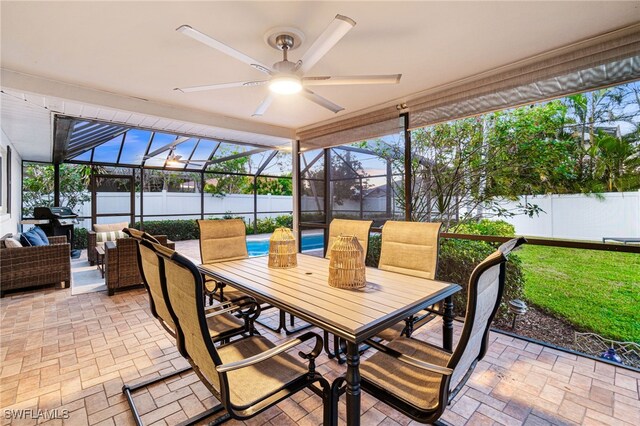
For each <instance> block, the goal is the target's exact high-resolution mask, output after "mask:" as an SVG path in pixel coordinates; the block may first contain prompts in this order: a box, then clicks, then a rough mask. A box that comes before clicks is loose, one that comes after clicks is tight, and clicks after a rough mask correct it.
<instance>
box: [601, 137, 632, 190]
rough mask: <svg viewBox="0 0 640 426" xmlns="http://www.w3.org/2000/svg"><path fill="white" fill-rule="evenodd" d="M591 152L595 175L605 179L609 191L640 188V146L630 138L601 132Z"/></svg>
mask: <svg viewBox="0 0 640 426" xmlns="http://www.w3.org/2000/svg"><path fill="white" fill-rule="evenodd" d="M590 153H591V154H592V156H593V158H595V166H594V174H595V177H596V178H599V179H601V180H603V181H605V183H606V187H607V190H608V191H610V192H611V191H614V190H615V191H629V190H632V189H637V188H640V148H638V147H637V146H634V144H633V143H632V142H631V141H630V140H629V139H624V138H617V137H615V136H612V135H608V134H605V133H602V132H600V133H599V134H598V135H597V136H595V137H594V138H593V144H592V147H591V149H590Z"/></svg>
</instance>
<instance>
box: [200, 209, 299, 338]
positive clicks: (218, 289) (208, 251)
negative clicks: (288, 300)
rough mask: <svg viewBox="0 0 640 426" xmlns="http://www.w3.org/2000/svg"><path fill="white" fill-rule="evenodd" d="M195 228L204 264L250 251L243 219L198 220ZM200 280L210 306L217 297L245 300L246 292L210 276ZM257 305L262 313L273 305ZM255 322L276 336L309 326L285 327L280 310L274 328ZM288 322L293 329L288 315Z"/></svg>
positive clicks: (243, 257)
mask: <svg viewBox="0 0 640 426" xmlns="http://www.w3.org/2000/svg"><path fill="white" fill-rule="evenodd" d="M198 227H199V228H200V257H201V259H202V263H203V264H210V263H217V262H227V261H231V260H239V259H246V258H247V257H249V252H248V251H247V228H246V226H245V223H244V221H243V220H242V219H223V220H210V219H207V220H202V219H201V220H198ZM203 278H204V280H205V281H204V283H205V284H204V285H205V294H206V295H208V297H209V303H212V301H213V298H214V295H216V294H217V295H218V298H219V300H220V301H223V300H230V301H234V300H236V299H238V298H241V297H247V295H246V294H245V293H243V292H241V291H239V290H237V289H235V288H233V287H230V286H227V285H225V284H224V283H222V282H219V281H216V280H215V279H213V278H212V277H207V276H203ZM258 302H259V303H260V304H261V310H262V312H264V311H266V310H267V309H271V308H273V306H271V305H269V304H266V303H264V302H263V301H260V300H258ZM256 322H257V323H258V324H260V325H262V326H263V327H266V328H268V329H269V330H272V331H274V332H276V333H279V332H280V331H281V330H284V331H285V332H286V334H292V333H295V332H297V331H301V330H303V329H305V328H308V327H309V326H308V325H303V326H302V327H299V328H297V329H289V328H287V324H286V318H285V312H284V311H282V310H280V312H279V321H278V326H277V327H273V326H271V325H270V324H268V323H265V322H263V321H260V320H256ZM290 323H291V327H293V324H294V319H293V316H291V315H290Z"/></svg>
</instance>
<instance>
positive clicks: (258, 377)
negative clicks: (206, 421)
mask: <svg viewBox="0 0 640 426" xmlns="http://www.w3.org/2000/svg"><path fill="white" fill-rule="evenodd" d="M163 257H164V258H165V276H166V284H167V289H168V294H169V300H170V303H171V306H172V307H173V310H174V312H175V313H176V316H177V324H176V325H177V330H178V336H179V338H178V349H179V351H180V353H181V354H182V356H184V357H186V358H187V359H188V360H189V363H190V364H191V365H192V366H193V369H194V371H195V372H196V374H197V375H198V377H200V380H202V382H203V383H204V385H205V386H206V387H207V388H208V389H209V390H210V391H211V392H212V393H213V395H214V396H215V397H216V398H217V399H218V400H219V401H220V402H221V404H220V405H219V406H217V407H215V408H216V409H217V410H219V411H222V410H223V409H226V413H225V414H224V415H223V416H222V417H220V418H218V419H216V420H215V421H214V422H213V423H210V424H219V423H221V422H223V421H226V420H228V419H229V418H230V417H231V418H234V419H237V420H244V419H249V418H251V417H254V416H256V415H257V414H259V413H261V412H263V411H264V410H266V409H268V408H269V407H272V406H273V405H275V404H277V403H278V402H280V401H282V400H284V399H286V398H288V397H290V396H291V395H293V394H295V393H297V392H299V391H301V390H303V389H306V388H308V389H310V390H311V391H313V392H315V393H317V394H318V395H320V396H321V397H322V398H323V400H324V423H325V424H329V420H330V417H331V416H330V411H329V410H330V409H331V405H330V403H329V402H330V401H329V400H330V393H331V392H330V388H329V383H328V382H327V381H326V379H324V378H323V377H322V376H321V375H320V374H319V373H317V372H316V371H315V359H316V358H317V357H318V355H320V353H321V352H322V338H321V337H320V336H319V335H317V334H315V333H310V332H309V333H305V334H303V335H301V336H299V337H298V338H295V339H291V340H289V341H286V342H285V343H282V344H280V345H278V346H275V345H274V344H273V343H271V342H270V341H269V340H268V339H266V338H264V337H261V336H251V337H247V338H245V339H241V340H236V341H233V342H231V343H229V344H227V345H222V346H219V347H216V346H215V345H214V344H213V342H212V341H211V339H210V338H209V336H208V332H209V331H208V329H209V327H208V325H207V322H206V319H207V317H208V315H207V314H206V311H205V306H204V298H203V297H201V295H202V292H203V291H204V289H203V280H202V275H201V274H200V272H199V271H198V269H197V267H196V266H195V265H194V264H193V263H192V262H191V261H190V260H189V259H187V258H186V257H184V256H182V255H180V254H179V253H174V254H173V255H172V256H171V257H170V258H169V257H165V256H163ZM309 340H315V345H314V346H313V349H312V350H311V352H309V353H304V352H299V355H300V356H301V357H302V358H304V359H306V360H308V365H305V364H304V363H303V362H301V361H300V360H298V359H297V358H295V357H294V356H293V355H291V354H289V353H287V351H289V350H290V349H293V348H295V347H296V346H298V345H301V344H304V343H303V342H307V341H309ZM318 384H319V385H320V387H321V389H319V388H318V387H317V385H318Z"/></svg>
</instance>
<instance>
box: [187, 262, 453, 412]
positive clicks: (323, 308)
mask: <svg viewBox="0 0 640 426" xmlns="http://www.w3.org/2000/svg"><path fill="white" fill-rule="evenodd" d="M267 262H268V256H260V257H250V258H246V259H241V260H234V261H228V262H219V263H213V264H203V265H200V267H199V268H200V271H201V272H202V273H203V274H205V275H208V276H211V277H213V278H215V279H217V280H219V281H221V282H223V283H225V284H227V285H230V286H232V287H235V288H237V289H238V290H241V291H242V292H244V293H247V294H249V295H250V296H253V297H255V298H258V299H261V300H264V301H265V302H267V303H269V304H271V305H273V306H275V307H277V308H280V309H282V310H284V311H286V312H289V313H291V314H293V315H295V316H296V317H298V318H301V319H302V320H304V321H307V322H308V323H310V324H313V325H315V326H317V327H319V328H321V329H323V330H326V331H329V332H331V333H334V334H335V335H336V336H338V337H340V338H342V339H344V340H346V342H347V354H346V355H347V356H346V358H347V372H346V375H345V379H346V403H347V424H349V425H359V424H360V371H359V364H360V353H359V345H360V344H362V343H363V342H364V341H365V340H366V339H369V338H371V337H374V336H375V335H376V333H378V332H380V331H382V330H384V329H385V328H387V327H390V326H392V325H394V324H396V323H397V322H399V321H402V320H403V319H405V318H407V317H409V316H410V315H412V314H415V313H417V312H419V311H420V310H421V309H424V308H425V307H428V306H431V305H433V304H436V303H438V302H441V301H444V317H443V347H444V348H445V349H448V350H451V346H452V343H453V302H452V298H451V296H452V295H453V294H454V293H456V292H457V291H459V290H460V289H461V287H460V286H459V285H457V284H452V283H447V282H443V281H435V280H429V279H424V278H417V277H413V276H409V275H402V274H398V273H394V272H388V271H383V270H380V269H376V268H367V269H366V279H367V285H366V287H365V288H363V289H360V290H345V289H339V288H333V287H330V286H329V284H328V277H329V260H328V259H324V258H320V257H316V256H310V255H304V254H298V265H297V266H296V267H293V268H288V269H275V268H269V267H268V265H267Z"/></svg>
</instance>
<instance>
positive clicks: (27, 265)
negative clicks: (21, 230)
mask: <svg viewBox="0 0 640 426" xmlns="http://www.w3.org/2000/svg"><path fill="white" fill-rule="evenodd" d="M8 237H11V234H7V235H5V236H4V237H2V239H0V297H4V294H5V292H6V291H11V290H21V289H25V288H29V287H35V286H41V285H46V284H59V283H62V286H63V287H69V285H70V284H71V258H70V246H69V243H68V242H67V237H65V236H58V237H48V239H49V245H48V246H39V247H15V248H7V247H6V246H5V245H4V239H5V238H8Z"/></svg>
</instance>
